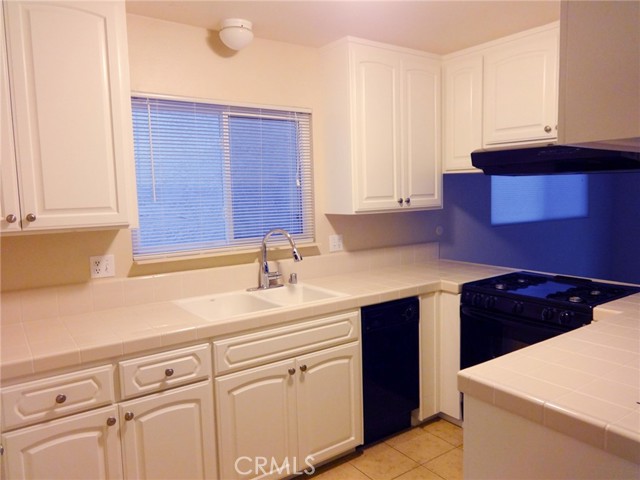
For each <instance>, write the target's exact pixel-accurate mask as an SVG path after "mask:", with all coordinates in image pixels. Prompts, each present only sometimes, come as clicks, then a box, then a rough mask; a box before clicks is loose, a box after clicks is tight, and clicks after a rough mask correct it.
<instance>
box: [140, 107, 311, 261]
mask: <svg viewBox="0 0 640 480" xmlns="http://www.w3.org/2000/svg"><path fill="white" fill-rule="evenodd" d="M132 112H133V135H134V155H135V164H136V182H137V187H138V211H139V228H137V229H135V230H134V231H133V253H134V258H135V259H142V258H153V257H163V256H172V255H193V254H199V253H203V252H207V251H215V250H225V249H226V250H231V249H240V248H247V247H254V246H257V245H258V244H259V242H260V241H261V240H262V237H263V236H264V234H265V233H266V232H267V231H269V230H270V229H272V228H284V229H285V230H287V231H288V232H289V233H291V235H292V236H293V237H294V239H295V240H296V242H299V243H305V242H307V243H308V242H312V241H313V240H314V218H313V217H314V216H313V193H312V175H311V125H310V122H311V118H310V117H311V115H310V114H309V113H308V112H305V111H284V110H275V109H265V108H254V107H236V106H228V105H216V104H212V103H206V102H201V101H198V102H194V101H182V100H168V99H164V98H150V97H142V96H136V97H133V98H132Z"/></svg>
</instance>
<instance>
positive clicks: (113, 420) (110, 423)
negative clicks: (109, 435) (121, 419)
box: [107, 417, 116, 427]
mask: <svg viewBox="0 0 640 480" xmlns="http://www.w3.org/2000/svg"><path fill="white" fill-rule="evenodd" d="M115 424H116V417H109V418H107V425H108V426H110V427H113V426H114V425H115Z"/></svg>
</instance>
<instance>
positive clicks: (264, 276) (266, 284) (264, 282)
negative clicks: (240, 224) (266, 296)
mask: <svg viewBox="0 0 640 480" xmlns="http://www.w3.org/2000/svg"><path fill="white" fill-rule="evenodd" d="M277 233H279V234H281V235H284V236H285V237H286V239H287V240H289V245H291V253H292V255H293V260H294V261H295V262H299V261H301V260H302V255H300V252H298V247H296V243H295V242H294V241H293V238H292V237H291V235H290V234H289V232H287V231H286V230H284V229H282V228H274V229H273V230H269V231H268V232H267V233H266V234H265V236H264V237H263V238H262V247H261V249H260V282H259V285H258V287H256V288H250V289H249V290H261V289H267V288H275V287H281V286H282V284H278V285H273V286H272V285H271V284H270V281H271V280H277V279H278V278H280V277H281V276H282V275H281V274H280V273H279V272H269V263H268V261H267V240H268V239H269V238H270V237H271V235H274V234H277Z"/></svg>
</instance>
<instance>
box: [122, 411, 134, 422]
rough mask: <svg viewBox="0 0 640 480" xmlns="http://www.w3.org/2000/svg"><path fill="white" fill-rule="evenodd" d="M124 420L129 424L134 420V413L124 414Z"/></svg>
mask: <svg viewBox="0 0 640 480" xmlns="http://www.w3.org/2000/svg"><path fill="white" fill-rule="evenodd" d="M124 419H125V420H126V421H127V422H129V421H131V420H133V412H127V413H125V414H124Z"/></svg>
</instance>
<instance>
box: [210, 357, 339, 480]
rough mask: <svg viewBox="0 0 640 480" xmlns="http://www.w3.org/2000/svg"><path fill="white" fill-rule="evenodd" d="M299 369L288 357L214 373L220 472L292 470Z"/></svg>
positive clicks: (261, 474) (273, 474)
mask: <svg viewBox="0 0 640 480" xmlns="http://www.w3.org/2000/svg"><path fill="white" fill-rule="evenodd" d="M296 373H297V370H296V365H295V362H294V361H293V360H285V361H281V362H276V363H272V364H269V365H266V366H263V367H256V368H252V369H249V370H245V371H242V372H239V373H232V374H229V375H225V376H223V377H219V378H216V380H215V395H216V423H217V429H218V450H219V452H220V455H219V459H220V477H221V478H223V479H225V480H228V479H240V478H280V477H286V476H289V475H291V474H293V473H294V472H293V470H292V468H293V463H294V461H295V459H294V457H295V455H296V445H297V428H298V427H297V422H296V393H295V392H296V387H295V381H296ZM325 413H326V412H325ZM278 470H279V471H278Z"/></svg>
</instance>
